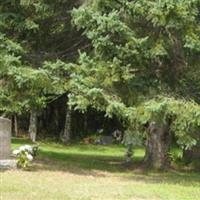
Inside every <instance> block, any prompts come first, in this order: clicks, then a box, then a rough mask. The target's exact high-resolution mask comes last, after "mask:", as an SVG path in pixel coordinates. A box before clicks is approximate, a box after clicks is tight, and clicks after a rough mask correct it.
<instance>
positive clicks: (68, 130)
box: [61, 108, 72, 144]
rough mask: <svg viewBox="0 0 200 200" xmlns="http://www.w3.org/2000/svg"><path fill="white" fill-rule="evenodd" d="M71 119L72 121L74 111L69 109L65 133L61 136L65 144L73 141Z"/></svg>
mask: <svg viewBox="0 0 200 200" xmlns="http://www.w3.org/2000/svg"><path fill="white" fill-rule="evenodd" d="M71 119H72V111H71V109H69V108H68V109H67V110H66V117H65V126H64V131H63V135H62V136H61V140H62V142H63V143H65V144H67V143H69V142H70V141H71Z"/></svg>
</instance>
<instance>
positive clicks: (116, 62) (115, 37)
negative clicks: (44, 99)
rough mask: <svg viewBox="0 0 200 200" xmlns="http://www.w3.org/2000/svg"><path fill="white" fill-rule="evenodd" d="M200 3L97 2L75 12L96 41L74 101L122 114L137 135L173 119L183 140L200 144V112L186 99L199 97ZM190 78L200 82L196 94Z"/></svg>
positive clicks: (78, 76)
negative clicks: (199, 139) (199, 137)
mask: <svg viewBox="0 0 200 200" xmlns="http://www.w3.org/2000/svg"><path fill="white" fill-rule="evenodd" d="M199 5H200V1H199V0H189V1H188V0H178V1H177V0H163V1H160V0H155V1H148V0H140V1H128V0H112V1H103V0H98V1H90V2H89V3H86V4H85V5H83V6H81V7H80V8H78V9H74V10H73V12H72V16H73V23H74V24H75V26H76V27H77V28H78V29H79V30H83V31H84V32H83V34H84V35H85V36H86V37H87V38H88V39H89V40H90V41H91V44H92V52H90V53H88V54H86V53H80V59H79V63H78V64H77V67H76V69H75V71H74V73H73V74H72V75H71V84H72V94H71V95H70V96H69V99H70V104H71V105H73V106H75V107H76V108H77V109H83V110H85V109H87V107H88V106H93V107H94V108H96V109H98V110H104V111H105V112H106V114H107V115H108V116H112V115H116V116H117V117H118V118H121V119H122V120H123V121H124V122H125V125H126V127H127V128H128V132H129V133H130V132H131V131H132V135H133V137H134V134H135V135H137V133H136V132H138V131H139V132H143V129H144V128H143V126H144V125H145V124H146V123H147V122H151V121H156V122H157V123H161V124H165V123H167V122H168V120H171V126H170V128H171V131H172V132H173V133H174V134H175V136H176V137H177V141H178V143H179V144H180V145H181V146H186V148H189V147H191V146H192V145H194V144H195V142H196V139H195V138H196V137H197V134H198V132H199V119H200V117H199V109H200V108H199V105H198V104H196V103H195V102H193V101H192V100H182V99H184V98H188V97H189V98H193V99H194V100H196V101H197V100H198V96H197V94H198V89H199V83H200V79H199V76H195V74H196V73H198V72H199V68H200V65H199V63H200V57H199V43H200V37H199V36H200V25H199ZM192 77H195V81H194V80H193V78H192ZM190 80H193V82H194V83H195V84H193V87H194V89H193V90H192V91H190V94H189V93H187V91H189V90H190V86H191V84H192V83H191V82H190ZM184 88H185V89H187V90H184ZM195 92H197V93H195ZM159 94H164V95H163V96H164V97H158V98H157V97H156V96H157V95H159ZM174 94H176V96H177V98H173V96H175V95H174ZM165 96H169V97H165ZM189 98H188V99H189ZM130 130H131V131H130ZM128 135H131V134H128ZM130 140H131V139H129V141H130ZM133 143H134V142H133Z"/></svg>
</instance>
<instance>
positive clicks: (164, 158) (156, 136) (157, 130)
mask: <svg viewBox="0 0 200 200" xmlns="http://www.w3.org/2000/svg"><path fill="white" fill-rule="evenodd" d="M170 142H171V137H170V133H169V126H168V125H158V124H156V123H155V122H151V123H150V124H149V127H148V137H147V142H146V155H145V158H144V163H145V166H146V167H148V168H155V169H165V168H167V167H169V165H170V159H169V154H168V153H169V149H170Z"/></svg>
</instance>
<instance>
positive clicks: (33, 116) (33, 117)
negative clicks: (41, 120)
mask: <svg viewBox="0 0 200 200" xmlns="http://www.w3.org/2000/svg"><path fill="white" fill-rule="evenodd" d="M28 132H29V137H30V139H31V141H32V142H35V141H36V137H37V112H36V111H33V110H32V111H31V113H30V122H29V130H28Z"/></svg>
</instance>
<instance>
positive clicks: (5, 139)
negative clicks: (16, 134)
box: [0, 117, 16, 168]
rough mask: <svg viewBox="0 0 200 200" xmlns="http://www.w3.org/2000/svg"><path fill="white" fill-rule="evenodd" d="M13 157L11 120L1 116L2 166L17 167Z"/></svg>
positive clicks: (0, 146) (0, 162) (0, 156)
mask: <svg viewBox="0 0 200 200" xmlns="http://www.w3.org/2000/svg"><path fill="white" fill-rule="evenodd" d="M15 166H16V161H15V160H12V159H11V121H10V120H9V119H5V118H2V117H0V168H10V167H15Z"/></svg>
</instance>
